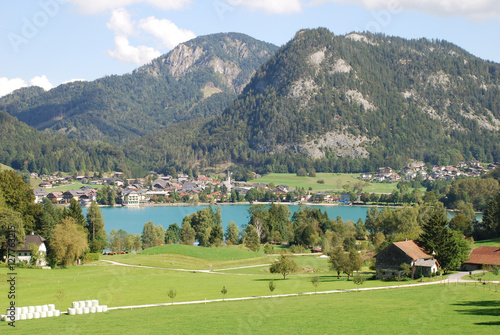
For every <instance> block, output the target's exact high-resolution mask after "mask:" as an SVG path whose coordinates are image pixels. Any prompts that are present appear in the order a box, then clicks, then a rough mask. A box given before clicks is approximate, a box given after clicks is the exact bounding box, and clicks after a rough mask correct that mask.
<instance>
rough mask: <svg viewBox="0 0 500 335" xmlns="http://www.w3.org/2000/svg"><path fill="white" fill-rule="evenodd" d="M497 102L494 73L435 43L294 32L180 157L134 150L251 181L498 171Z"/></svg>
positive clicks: (494, 67)
mask: <svg viewBox="0 0 500 335" xmlns="http://www.w3.org/2000/svg"><path fill="white" fill-rule="evenodd" d="M499 92H500V65H499V64H496V63H491V62H486V61H483V60H481V59H479V58H477V57H474V56H473V55H471V54H469V53H468V52H466V51H464V50H463V49H461V48H459V47H457V46H455V45H453V44H450V43H447V42H444V41H430V40H426V39H420V40H405V39H402V38H397V37H389V36H383V35H372V34H355V33H353V34H348V35H346V36H336V35H334V34H333V33H331V32H329V31H328V30H326V29H323V28H320V29H314V30H302V31H299V32H298V33H297V34H296V36H295V37H294V38H293V39H292V40H291V41H290V42H289V43H287V44H286V45H284V46H283V47H282V48H280V49H279V50H278V51H277V52H276V53H275V54H274V55H273V56H272V57H271V58H270V59H269V60H268V61H267V62H265V63H264V64H263V65H262V67H260V68H259V70H258V71H257V73H256V74H255V75H254V77H253V78H252V80H251V81H250V83H249V84H248V85H247V86H246V87H245V88H244V90H243V92H242V94H241V95H239V97H238V99H236V100H235V101H234V102H233V103H232V104H231V105H230V106H229V107H228V108H227V109H226V110H225V111H224V112H223V114H222V115H220V116H218V117H215V118H214V119H213V120H211V121H209V122H208V123H207V124H205V125H200V126H199V128H196V127H194V128H192V129H191V130H192V132H194V135H192V136H189V134H190V132H189V131H188V133H186V134H184V136H183V137H182V138H183V140H184V143H185V146H184V147H182V148H179V145H177V146H176V147H177V148H172V147H171V146H169V145H168V144H166V143H165V142H162V141H161V140H160V141H155V143H154V145H151V146H149V144H148V143H149V141H150V140H151V137H149V138H146V139H141V140H139V141H137V142H136V144H137V146H139V147H141V148H143V149H145V150H146V151H147V152H149V154H150V155H154V154H153V152H156V153H159V152H162V153H163V157H173V158H180V159H181V160H182V161H183V164H184V165H189V164H193V165H196V164H198V165H200V166H213V165H215V164H217V163H221V162H223V161H229V160H230V159H231V161H233V162H236V163H240V164H244V165H249V166H253V167H254V168H257V169H259V170H260V171H262V172H294V171H296V170H297V169H298V168H299V167H306V168H310V167H314V168H315V169H316V170H317V171H323V172H357V171H362V170H374V169H376V168H377V167H379V166H385V165H390V166H392V167H401V166H402V165H403V164H405V163H406V161H407V160H408V159H418V160H423V161H426V162H431V163H434V164H451V163H456V162H458V161H460V160H463V159H478V160H480V161H499V160H500V144H499V143H500V136H499V130H500V99H499ZM186 129H187V128H186ZM167 132H168V131H165V132H159V133H157V134H155V135H154V136H155V138H162V136H165V135H166V133H167ZM190 137H194V140H189V138H190ZM179 151H182V155H179V154H178V152H179ZM127 153H128V154H132V155H135V156H137V155H138V154H139V153H138V150H137V149H134V148H131V149H130V150H129V151H127ZM139 155H140V154H139ZM177 163H178V162H177ZM167 164H168V162H167ZM153 167H155V168H161V166H159V165H154V166H153Z"/></svg>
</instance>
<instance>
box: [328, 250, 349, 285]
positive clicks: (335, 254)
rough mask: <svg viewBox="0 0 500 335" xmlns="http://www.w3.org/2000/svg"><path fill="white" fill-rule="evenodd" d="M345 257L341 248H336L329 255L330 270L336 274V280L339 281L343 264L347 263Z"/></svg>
mask: <svg viewBox="0 0 500 335" xmlns="http://www.w3.org/2000/svg"><path fill="white" fill-rule="evenodd" d="M347 260H348V259H347V255H346V253H345V252H344V250H343V249H342V248H341V247H337V248H335V249H333V251H332V253H331V254H330V259H329V260H328V262H329V263H330V268H331V269H332V270H333V271H335V272H337V279H340V273H341V272H342V270H343V269H344V266H345V264H346V263H347Z"/></svg>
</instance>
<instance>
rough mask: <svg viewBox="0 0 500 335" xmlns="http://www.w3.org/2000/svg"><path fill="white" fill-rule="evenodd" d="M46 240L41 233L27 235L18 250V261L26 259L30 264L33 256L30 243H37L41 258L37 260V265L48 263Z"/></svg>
mask: <svg viewBox="0 0 500 335" xmlns="http://www.w3.org/2000/svg"><path fill="white" fill-rule="evenodd" d="M46 241H47V240H46V239H44V238H43V237H41V236H40V235H35V234H34V233H31V235H26V238H25V240H24V243H23V244H22V245H19V248H18V249H17V250H16V256H17V261H18V262H22V261H26V262H27V263H28V264H29V263H30V261H31V256H32V255H31V248H30V245H35V247H38V250H37V251H38V252H39V255H38V257H39V258H38V260H37V262H36V266H45V265H47V261H46V260H45V256H46V255H47V247H46V245H45V242H46Z"/></svg>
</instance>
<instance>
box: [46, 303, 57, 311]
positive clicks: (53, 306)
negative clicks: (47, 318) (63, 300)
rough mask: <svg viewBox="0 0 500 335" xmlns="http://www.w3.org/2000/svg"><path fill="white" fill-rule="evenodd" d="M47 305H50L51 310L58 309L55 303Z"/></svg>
mask: <svg viewBox="0 0 500 335" xmlns="http://www.w3.org/2000/svg"><path fill="white" fill-rule="evenodd" d="M47 306H48V307H49V311H55V310H56V305H54V304H49V305H47Z"/></svg>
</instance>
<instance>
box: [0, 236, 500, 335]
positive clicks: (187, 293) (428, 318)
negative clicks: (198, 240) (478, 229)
mask: <svg viewBox="0 0 500 335" xmlns="http://www.w3.org/2000/svg"><path fill="white" fill-rule="evenodd" d="M276 258H277V256H276V255H264V254H263V253H255V252H251V251H248V250H245V249H241V248H239V247H236V246H231V247H224V248H200V247H193V246H185V245H167V246H159V247H155V248H151V249H148V250H145V251H143V252H141V253H138V254H127V255H114V256H104V257H102V258H101V260H100V261H97V262H93V263H90V264H86V265H83V266H73V267H69V268H65V269H53V270H42V269H22V268H18V269H16V305H17V306H32V305H41V304H55V305H56V307H57V308H58V309H60V310H62V311H66V310H67V308H68V307H70V306H71V303H72V302H73V301H80V300H93V299H97V300H99V302H100V304H101V305H108V306H109V307H119V306H134V305H143V304H155V303H169V302H170V301H171V300H170V298H169V297H168V291H169V290H171V289H173V290H176V292H177V295H176V297H175V299H174V302H185V301H200V300H201V301H203V300H205V299H208V300H210V299H221V298H223V295H222V294H221V289H222V286H225V287H226V289H227V294H226V296H225V298H228V299H229V298H240V297H258V296H266V295H270V291H269V288H268V286H269V281H270V280H271V279H273V280H274V281H275V283H276V289H275V291H274V292H273V294H274V295H279V294H294V293H307V294H305V295H299V296H295V297H288V298H277V297H274V298H259V299H257V300H247V301H232V302H230V301H225V302H214V303H207V304H193V305H174V306H171V305H169V306H162V307H151V308H135V309H133V310H130V309H126V310H111V311H109V312H107V313H103V314H89V315H80V316H67V315H62V316H61V317H58V318H50V319H38V320H26V321H24V320H23V321H19V322H17V323H16V329H10V328H9V327H8V326H7V324H6V323H4V322H2V323H0V332H1V333H2V334H3V331H4V329H8V330H9V331H11V332H12V333H19V334H34V333H37V332H38V333H41V334H91V333H100V334H106V333H113V334H114V333H123V334H129V333H134V334H164V333H165V332H168V333H173V334H191V333H194V332H202V333H207V334H237V333H244V334H257V333H263V332H264V333H270V334H274V333H291V334H331V333H342V334H344V333H346V334H354V333H357V334H360V333H389V334H391V333H394V334H395V333H406V332H407V331H408V329H409V328H408V327H411V328H410V329H412V331H414V332H417V333H422V334H431V333H433V334H440V333H450V332H453V331H455V332H456V333H458V334H466V333H470V334H477V333H482V334H489V333H494V332H495V331H496V332H498V327H499V325H500V321H499V318H498V317H499V316H500V303H499V302H498V301H499V297H500V295H499V294H500V292H499V293H497V292H496V290H497V289H499V288H500V287H499V286H484V287H483V285H471V284H468V286H462V285H463V284H458V285H456V284H451V285H444V284H436V285H432V286H428V287H411V288H404V287H400V288H393V289H383V290H376V291H358V292H344V293H332V294H318V295H315V294H311V293H310V292H314V291H315V288H314V286H313V285H312V283H311V279H312V278H313V277H314V276H319V278H320V283H319V286H318V288H317V290H318V291H320V292H321V291H331V290H345V289H354V288H357V286H356V285H355V284H354V283H353V281H352V280H351V281H348V280H347V277H346V276H345V275H342V276H341V277H340V279H338V278H337V274H336V273H333V272H332V271H331V270H330V269H329V267H328V259H327V258H319V257H318V256H317V255H311V256H294V257H293V259H294V260H295V261H296V263H297V265H298V267H299V271H298V272H297V273H294V274H292V275H289V276H288V277H287V279H286V280H283V278H282V276H281V275H279V274H270V273H269V266H268V264H269V263H270V262H272V261H273V260H274V259H276ZM106 260H109V261H114V262H119V263H124V264H129V265H141V266H150V267H153V268H145V267H136V266H122V265H113V264H111V263H109V262H106ZM256 265H257V266H256ZM210 266H212V267H213V271H211V272H210V271H207V270H208V269H210ZM197 270H201V271H197ZM8 272H9V271H8V270H7V268H6V267H1V268H0V294H2V296H6V293H7V292H8V285H7V278H8V275H7V273H8ZM363 272H364V274H365V276H366V277H367V278H370V277H371V276H372V275H373V273H372V272H370V271H369V270H368V269H367V268H364V269H363ZM415 282H416V281H415ZM401 284H408V282H407V281H404V282H395V281H393V282H385V281H379V280H367V281H366V282H365V283H364V284H363V285H362V286H360V287H361V288H367V287H380V286H396V285H401ZM58 292H62V293H63V297H62V298H61V300H60V301H59V300H58V298H56V295H57V293H58ZM1 301H2V305H4V304H6V303H7V300H6V299H3V298H2V300H1ZM4 301H5V303H4ZM2 308H3V307H2ZM2 328H4V329H2Z"/></svg>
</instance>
